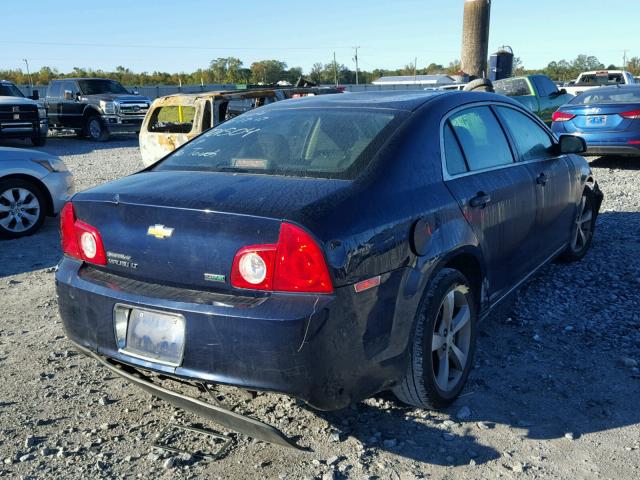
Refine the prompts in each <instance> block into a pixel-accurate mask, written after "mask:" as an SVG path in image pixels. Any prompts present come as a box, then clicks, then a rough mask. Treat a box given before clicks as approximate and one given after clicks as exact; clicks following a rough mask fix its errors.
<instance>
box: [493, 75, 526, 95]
mask: <svg viewBox="0 0 640 480" xmlns="http://www.w3.org/2000/svg"><path fill="white" fill-rule="evenodd" d="M493 89H494V90H495V91H496V93H501V94H502V95H506V96H507V97H523V96H526V95H533V93H532V92H531V88H529V82H527V80H526V79H525V78H506V79H504V80H496V81H495V82H493Z"/></svg>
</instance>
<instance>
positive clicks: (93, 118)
mask: <svg viewBox="0 0 640 480" xmlns="http://www.w3.org/2000/svg"><path fill="white" fill-rule="evenodd" d="M84 133H85V135H86V136H87V137H89V138H90V139H91V140H93V141H94V142H106V141H107V140H109V130H108V129H107V126H106V125H105V124H104V122H103V121H102V119H101V118H100V117H99V116H98V115H89V116H88V117H87V118H86V120H85V124H84Z"/></svg>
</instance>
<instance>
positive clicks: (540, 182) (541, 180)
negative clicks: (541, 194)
mask: <svg viewBox="0 0 640 480" xmlns="http://www.w3.org/2000/svg"><path fill="white" fill-rule="evenodd" d="M547 180H549V179H548V178H547V176H546V175H545V174H544V172H542V173H541V174H540V175H538V178H536V183H537V184H538V185H542V186H543V187H544V186H545V185H546V184H547Z"/></svg>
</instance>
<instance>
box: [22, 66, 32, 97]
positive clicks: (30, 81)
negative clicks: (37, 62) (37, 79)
mask: <svg viewBox="0 0 640 480" xmlns="http://www.w3.org/2000/svg"><path fill="white" fill-rule="evenodd" d="M22 61H23V62H24V64H25V65H26V66H27V76H28V77H29V86H30V87H31V93H32V94H33V81H32V80H31V73H30V72H29V62H28V61H27V59H26V58H23V59H22Z"/></svg>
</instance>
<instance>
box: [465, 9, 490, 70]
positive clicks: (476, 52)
mask: <svg viewBox="0 0 640 480" xmlns="http://www.w3.org/2000/svg"><path fill="white" fill-rule="evenodd" d="M490 14H491V0H464V17H463V22H462V57H461V63H462V65H461V68H462V71H463V72H464V74H465V75H469V76H470V77H471V79H472V80H473V78H481V77H485V76H486V73H487V55H488V52H489V19H490Z"/></svg>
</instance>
